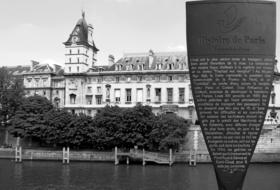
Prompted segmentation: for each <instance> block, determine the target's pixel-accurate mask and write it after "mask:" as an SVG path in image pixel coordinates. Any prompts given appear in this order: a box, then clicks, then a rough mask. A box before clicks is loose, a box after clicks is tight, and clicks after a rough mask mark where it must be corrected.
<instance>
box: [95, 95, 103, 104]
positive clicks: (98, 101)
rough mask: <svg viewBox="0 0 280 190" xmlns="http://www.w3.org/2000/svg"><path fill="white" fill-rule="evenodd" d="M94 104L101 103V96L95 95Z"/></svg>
mask: <svg viewBox="0 0 280 190" xmlns="http://www.w3.org/2000/svg"><path fill="white" fill-rule="evenodd" d="M96 104H97V105H100V104H102V96H96Z"/></svg>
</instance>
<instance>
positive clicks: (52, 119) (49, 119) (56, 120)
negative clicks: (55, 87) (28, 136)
mask: <svg viewBox="0 0 280 190" xmlns="http://www.w3.org/2000/svg"><path fill="white" fill-rule="evenodd" d="M74 117H76V116H75V115H73V114H71V113H69V112H67V111H66V110H50V111H48V112H47V113H45V114H44V120H45V121H46V125H44V126H41V140H42V141H43V142H45V143H46V144H51V145H54V146H56V145H64V144H65V143H67V142H65V139H66V140H67V136H66V134H65V133H66V129H67V126H68V124H69V123H71V122H72V120H73V118H74Z"/></svg>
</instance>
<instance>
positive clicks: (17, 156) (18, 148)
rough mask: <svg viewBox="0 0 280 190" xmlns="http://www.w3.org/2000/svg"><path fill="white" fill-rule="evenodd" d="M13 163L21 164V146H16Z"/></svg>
mask: <svg viewBox="0 0 280 190" xmlns="http://www.w3.org/2000/svg"><path fill="white" fill-rule="evenodd" d="M15 161H16V162H22V148H21V146H16V149H15Z"/></svg>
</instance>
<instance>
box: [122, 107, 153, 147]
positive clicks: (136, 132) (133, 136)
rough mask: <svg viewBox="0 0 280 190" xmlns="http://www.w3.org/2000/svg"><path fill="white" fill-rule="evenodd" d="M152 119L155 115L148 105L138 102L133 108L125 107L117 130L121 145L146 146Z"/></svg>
mask: <svg viewBox="0 0 280 190" xmlns="http://www.w3.org/2000/svg"><path fill="white" fill-rule="evenodd" d="M154 119H155V115H154V113H153V112H152V108H151V107H150V106H142V105H141V104H138V105H136V106H135V107H133V108H129V109H125V110H124V111H123V116H122V125H121V128H120V130H119V131H118V132H119V136H121V139H122V146H124V147H129V148H132V147H133V146H135V145H137V146H140V147H147V145H148V136H149V133H150V132H151V130H152V123H153V121H154Z"/></svg>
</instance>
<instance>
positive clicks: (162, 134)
mask: <svg viewBox="0 0 280 190" xmlns="http://www.w3.org/2000/svg"><path fill="white" fill-rule="evenodd" d="M189 126H190V121H188V120H186V119H184V118H181V117H179V116H177V115H176V114H171V113H167V114H162V115H160V116H157V118H156V119H155V122H154V124H153V130H152V131H151V133H150V135H149V148H150V149H153V150H168V149H169V148H172V149H175V150H178V149H179V146H180V145H181V144H182V143H183V142H184V138H185V136H186V135H187V129H188V127H189Z"/></svg>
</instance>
